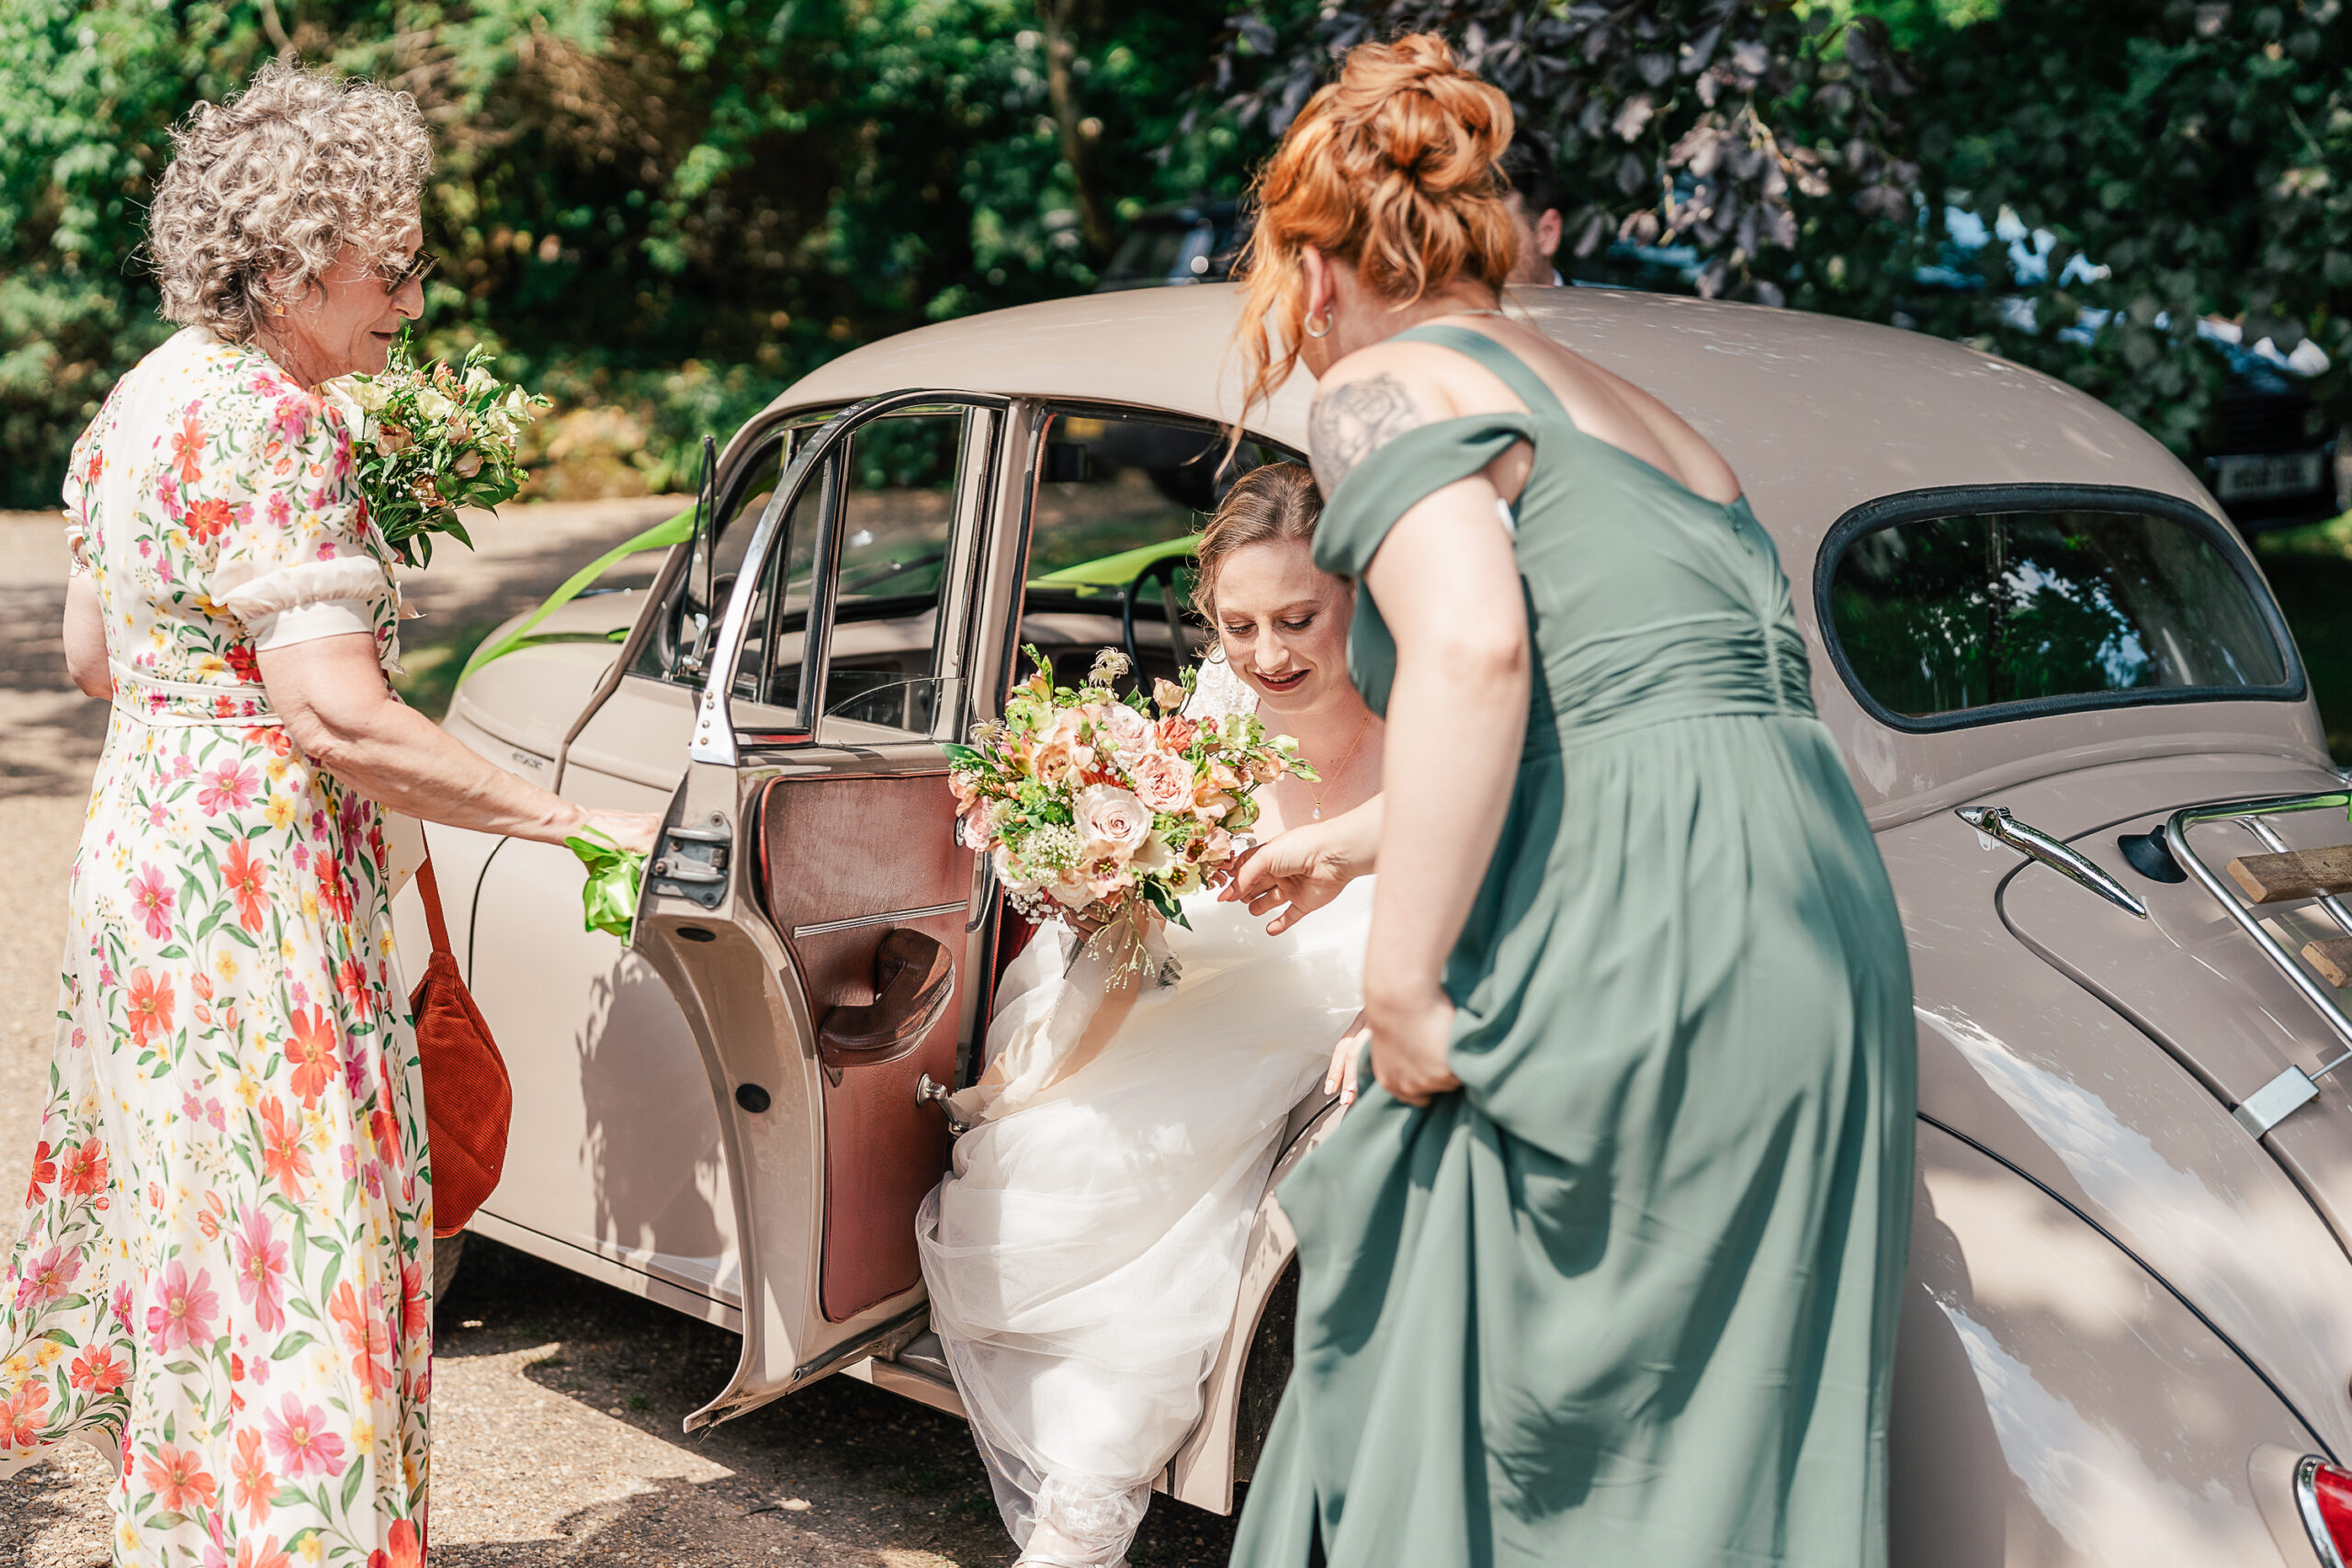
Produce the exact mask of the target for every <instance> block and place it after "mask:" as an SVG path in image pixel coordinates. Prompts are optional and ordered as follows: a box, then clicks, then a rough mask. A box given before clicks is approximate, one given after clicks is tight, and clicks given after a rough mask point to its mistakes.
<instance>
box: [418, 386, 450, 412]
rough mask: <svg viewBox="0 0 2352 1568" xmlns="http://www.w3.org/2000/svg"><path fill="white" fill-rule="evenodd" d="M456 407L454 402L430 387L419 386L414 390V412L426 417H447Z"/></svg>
mask: <svg viewBox="0 0 2352 1568" xmlns="http://www.w3.org/2000/svg"><path fill="white" fill-rule="evenodd" d="M457 407H458V405H457V404H456V403H453V402H451V401H450V400H448V399H447V398H446V397H444V396H442V394H441V393H439V392H438V391H435V389H433V388H431V387H419V388H418V389H417V390H416V412H419V413H421V414H423V415H424V417H425V418H427V419H430V420H444V419H447V418H448V417H449V415H450V414H452V413H453V412H456V411H457Z"/></svg>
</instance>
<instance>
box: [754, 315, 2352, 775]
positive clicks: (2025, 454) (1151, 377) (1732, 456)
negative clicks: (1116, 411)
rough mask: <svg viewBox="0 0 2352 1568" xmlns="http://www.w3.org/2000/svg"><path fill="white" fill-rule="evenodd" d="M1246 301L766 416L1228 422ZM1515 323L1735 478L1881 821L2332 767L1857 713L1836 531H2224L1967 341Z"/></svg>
mask: <svg viewBox="0 0 2352 1568" xmlns="http://www.w3.org/2000/svg"><path fill="white" fill-rule="evenodd" d="M1240 298H1241V289H1240V288H1239V286H1238V285H1232V284H1202V285H1196V286H1193V287H1187V288H1154V289H1139V290H1133V291H1126V292H1120V293H1111V294H1096V295H1086V296H1081V297H1079V298H1075V299H1057V300H1052V301H1048V302H1046V303H1042V304H1036V305H1025V306H1019V307H1015V308H1013V309H1010V310H994V311H990V312H989V313H987V314H985V315H978V316H970V317H966V318H963V319H961V320H958V321H943V322H939V323H936V324H934V325H931V326H926V327H921V328H918V329H916V330H914V331H912V332H908V333H899V335H897V336H895V337H890V338H886V339H883V340H882V341H880V342H878V343H874V344H867V345H866V346H865V347H863V348H859V349H855V350H854V351H852V352H851V353H848V354H845V355H842V356H841V357H840V358H838V359H835V360H832V361H831V362H830V363H828V364H826V365H824V366H821V367H819V368H818V369H816V370H814V371H812V372H811V373H809V375H808V376H806V377H803V378H801V379H800V380H798V381H797V382H795V383H794V384H793V385H792V386H791V387H790V388H788V389H786V391H785V392H784V394H783V395H782V396H781V397H779V398H777V399H776V400H775V403H773V404H771V405H770V407H771V410H772V411H786V410H795V409H802V408H814V407H820V406H831V405H838V404H841V403H845V402H849V401H853V400H858V399H862V398H866V397H872V396H876V395H879V394H881V393H885V392H894V391H901V390H908V389H936V390H939V391H942V392H949V391H966V392H979V393H993V394H999V395H1004V396H1012V397H1034V398H1048V399H1056V400H1071V401H1080V402H1088V403H1113V404H1133V405H1137V406H1140V407H1143V408H1149V409H1159V410H1164V411H1168V412H1175V413H1180V414H1187V415H1192V416H1194V417H1197V418H1200V419H1204V420H1213V421H1220V422H1222V421H1227V420H1230V419H1231V418H1232V417H1233V416H1234V414H1235V412H1236V411H1237V410H1238V406H1239V402H1240V386H1241V376H1240V355H1238V353H1237V352H1235V351H1233V349H1232V348H1231V346H1230V344H1231V340H1232V336H1233V328H1234V322H1235V320H1236V317H1237V311H1238V305H1239V300H1240ZM1506 304H1507V306H1508V308H1509V310H1510V311H1511V312H1512V313H1513V314H1515V315H1519V316H1521V317H1523V318H1524V319H1526V320H1528V321H1531V322H1532V323H1533V324H1534V325H1535V326H1536V327H1537V328H1538V329H1540V330H1541V331H1542V332H1544V333H1545V334H1546V335H1547V336H1549V337H1550V338H1552V339H1553V341H1555V342H1556V343H1559V344H1563V345H1565V346H1566V347H1568V348H1571V349H1573V350H1575V351H1576V352H1577V353H1579V354H1582V355H1586V356H1587V357H1589V358H1590V359H1591V360H1592V361H1594V362H1595V363H1596V364H1599V365H1600V366H1602V367H1606V368H1608V369H1610V370H1613V371H1615V372H1616V373H1617V374H1619V375H1621V376H1623V377H1624V378H1626V379H1627V380H1629V381H1632V382H1633V383H1634V384H1635V385H1636V386H1639V387H1642V388H1644V389H1646V390H1648V391H1649V392H1651V393H1653V394H1654V395H1656V396H1657V398H1658V399H1659V400H1661V401H1663V402H1664V403H1665V404H1666V405H1667V406H1668V407H1669V408H1671V409H1673V410H1674V411H1675V412H1678V413H1679V414H1680V415H1681V416H1682V417H1683V418H1685V419H1687V420H1688V421H1690V422H1691V424H1692V426H1694V427H1695V428H1696V429H1697V430H1698V431H1699V432H1700V434H1702V435H1704V436H1705V437H1706V438H1707V439H1708V440H1709V441H1710V442H1712V443H1713V445H1714V446H1715V447H1716V449H1717V450H1718V451H1720V452H1721V453H1722V454H1723V455H1724V457H1725V458H1726V459H1727V460H1728V461H1729V462H1730V463H1731V465H1732V467H1733V468H1734V469H1735V470H1736V472H1737V473H1738V475H1739V478H1740V481H1741V484H1742V485H1743V487H1744V488H1745V490H1746V491H1747V496H1748V499H1749V502H1750V503H1751V504H1752V506H1753V507H1754V510H1755V513H1756V515H1757V518H1758V521H1759V522H1761V523H1762V524H1763V525H1764V527H1765V528H1766V529H1767V530H1768V531H1769V532H1770V534H1771V536H1772V539H1773V543H1774V545H1775V546H1776V547H1777V548H1778V549H1779V552H1780V556H1781V563H1782V566H1783V567H1784V569H1785V570H1787V572H1788V575H1789V577H1790V578H1791V580H1792V583H1793V585H1794V587H1795V594H1794V598H1795V603H1796V610H1797V615H1798V618H1799V620H1800V622H1801V623H1802V624H1803V626H1804V631H1805V634H1806V637H1807V641H1808V642H1809V643H1810V644H1811V645H1812V646H1813V647H1814V649H1815V650H1816V652H1815V659H1814V672H1813V684H1814V690H1815V695H1816V698H1817V700H1818V702H1819V704H1820V706H1821V710H1822V717H1823V718H1824V720H1825V721H1826V722H1827V723H1828V724H1829V725H1830V727H1831V728H1832V729H1833V730H1834V731H1835V732H1836V733H1837V735H1838V739H1839V741H1840V744H1841V745H1842V746H1843V747H1844V748H1845V750H1846V751H1847V754H1848V759H1849V763H1850V764H1852V765H1853V767H1854V769H1855V772H1856V775H1857V777H1856V782H1857V784H1859V785H1860V787H1861V791H1862V795H1863V798H1864V800H1865V802H1866V803H1867V804H1869V805H1871V807H1872V812H1871V815H1872V818H1873V819H1874V820H1879V821H1882V822H1883V821H1886V820H1890V819H1894V818H1899V817H1907V816H1910V815H1913V814H1916V813H1917V812H1921V811H1925V810H1928V809H1933V808H1934V807H1935V806H1936V805H1937V804H1938V803H1939V802H1940V801H1941V800H1942V797H1943V796H1944V795H1951V794H1954V793H1955V792H1956V791H1962V790H1964V789H1965V788H1967V787H1970V786H1973V785H1976V784H1993V783H1996V782H1998V781H1999V780H2001V779H2005V778H2012V777H2031V776H2040V773H2046V772H2049V771H2052V770H2053V769H2054V768H2055V767H2057V766H2058V765H2060V764H2059V763H2058V762H2057V761H2048V762H2044V761H2041V759H2045V758H2048V759H2056V758H2057V757H2059V755H2060V754H2061V753H2067V754H2069V755H2073V756H2074V757H2075V761H2076V764H2077V765H2079V764H2081V763H2083V762H2086V761H2088V757H2087V754H2085V753H2082V751H2081V747H2080V744H2079V742H2081V741H2082V740H2083V739H2084V738H2086V737H2089V736H2091V735H2093V734H2094V732H2095V733H2096V735H2097V737H2098V743H2097V747H2096V750H2098V751H2099V752H2100V754H2101V755H2107V756H2117V755H2126V754H2131V752H2132V751H2134V750H2137V749H2138V748H2140V747H2142V746H2144V745H2145V744H2147V743H2149V742H2151V741H2154V740H2156V739H2162V740H2163V741H2164V742H2165V744H2166V745H2167V746H2168V747H2171V748H2177V747H2179V746H2180V745H2182V744H2184V743H2186V742H2187V741H2188V731H2190V730H2194V729H2198V728H2199V727H2200V726H2201V727H2202V729H2203V732H2204V733H2205V734H2207V735H2208V736H2209V737H2210V739H2211V744H2212V745H2214V746H2216V747H2239V746H2244V745H2255V746H2259V747H2261V748H2262V749H2264V750H2271V751H2274V752H2275V751H2276V750H2279V749H2280V748H2282V747H2283V748H2285V749H2287V750H2294V751H2309V750H2316V749H2318V748H2319V747H2320V745H2321V742H2320V740H2319V739H2318V737H2319V731H2318V729H2317V725H2316V718H2315V716H2314V714H2313V713H2312V710H2311V708H2310V705H2309V703H2308V702H2305V703H2302V704H2291V703H2290V704H2280V703H2276V702H2272V703H2267V704H2263V703H2254V702H2224V703H2200V704H2190V705H2173V706H2169V707H2159V706H2150V707H2139V708H2122V709H2111V710H2101V711H2097V712H2087V713H2080V714H2073V715H2046V716H2033V717H2027V718H2017V719H2009V720H2004V721H2003V722H2000V723H1996V724H1987V725H1985V726H1984V727H1981V728H1968V729H1962V730H1955V731H1951V732H1949V733H1944V734H1939V735H1912V734H1900V733H1897V732H1895V731H1893V730H1891V729H1889V728H1886V727H1884V726H1882V725H1880V724H1879V723H1877V722H1876V721H1875V720H1874V719H1872V718H1871V717H1870V716H1868V715H1867V714H1866V713H1865V712H1864V711H1863V710H1862V708H1861V707H1860V705H1859V704H1858V703H1857V702H1856V701H1855V700H1854V698H1853V696H1852V694H1850V693H1849V692H1847V691H1846V690H1845V689H1844V686H1843V684H1842V682H1840V681H1839V679H1838V675H1837V674H1836V672H1835V671H1832V670H1831V669H1830V668H1829V667H1828V666H1829V660H1827V659H1826V658H1825V657H1823V656H1822V654H1821V653H1820V652H1819V651H1818V650H1819V649H1821V647H1822V643H1821V632H1820V628H1819V626H1817V624H1816V622H1815V604H1814V594H1813V592H1811V586H1810V585H1811V582H1812V576H1813V571H1814V566H1815V554H1816V552H1817V550H1818V549H1819V547H1820V545H1821V542H1822V539H1823V537H1824V536H1826V534H1827V533H1828V532H1829V530H1830V529H1831V528H1832V527H1833V526H1835V525H1836V524H1837V523H1838V520H1839V519H1840V518H1841V517H1843V516H1844V515H1845V514H1846V513H1849V512H1850V511H1851V510H1853V509H1854V508H1855V507H1858V506H1860V505H1862V504H1863V503H1865V502H1871V501H1876V500H1880V499H1882V498H1884V497H1886V496H1890V495H1895V494H1900V493H1902V492H1905V491H1917V490H1925V489H1931V488H1940V487H1945V486H1971V487H1976V486H1987V485H2026V484H2030V485H2066V486H2073V485H2098V486H2130V487H2135V488H2138V489H2141V490H2145V491H2155V492H2157V493H2159V494H2162V495H2166V496H2172V497H2176V498H2178V499H2179V500H2182V501H2185V502H2188V503H2189V504H2190V505H2193V506H2195V507H2197V508H2199V510H2201V511H2203V512H2205V513H2207V514H2208V515H2211V516H2212V517H2214V518H2216V519H2217V520H2222V521H2223V522H2224V525H2225V526H2226V520H2225V519H2223V517H2222V512H2221V510H2220V508H2219V507H2218V506H2217V505H2216V504H2215V502H2213V500H2212V499H2211V496H2209V495H2208V494H2207V493H2206V492H2205V491H2204V489H2203V487H2202V486H2200V485H2199V484H2198V482H2197V481H2196V479H2195V478H2194V477H2193V476H2192V475H2191V474H2190V473H2189V471H2188V468H2186V467H2184V466H2183V465H2182V463H2181V462H2180V461H2179V459H2177V457H2174V456H2173V455H2172V454H2171V453H2170V452H2169V451H2167V450H2166V449H2165V446H2163V444H2162V443H2160V442H2158V441H2157V440H2155V438H2154V437H2153V436H2151V435H2149V434H2147V433H2146V432H2145V431H2143V430H2142V429H2141V428H2140V427H2139V426H2138V425H2136V424H2134V423H2132V422H2131V421H2130V420H2129V419H2126V418H2125V417H2124V416H2123V415H2121V414H2120V413H2117V412H2115V411H2114V410H2112V409H2110V408H2109V407H2107V406H2106V405H2105V404H2104V403H2101V402H2100V401H2098V400H2097V399H2096V398H2093V397H2090V396H2089V395H2087V394H2086V393H2084V392H2082V391H2079V390H2077V389H2075V388H2073V387H2069V386H2067V385H2065V384H2064V382H2061V381H2058V380H2055V379H2053V378H2050V377H2048V376H2044V375H2042V374H2041V373H2040V372H2038V371H2033V370H2029V369H2027V368H2026V367H2023V366H2019V365H2015V364H2012V363H2010V362H2009V361H2007V360H2004V359H2000V358H1996V356H1994V355H1989V354H1985V353H1982V352H1979V351H1978V350H1976V349H1973V348H1971V347H1969V346H1967V345H1966V344H1958V343H1952V342H1949V341H1947V340H1944V339H1941V338H1936V337H1932V336H1929V335H1928V334H1926V333H1913V332H1905V331H1903V330H1901V329H1899V328H1894V327H1887V326H1879V325H1874V324H1872V323H1870V322H1865V321H1845V320H1841V319H1838V318H1836V317H1830V316H1819V315H1812V314H1808V313H1806V312H1804V311H1799V310H1776V309H1772V308H1770V307H1766V306H1759V305H1744V304H1735V303H1730V302H1726V301H1720V300H1703V299H1690V298H1687V297H1683V296H1678V295H1665V294H1653V293H1647V292H1643V291H1639V290H1634V289H1621V288H1518V289H1512V290H1510V291H1509V292H1508V294H1507V295H1506ZM1313 392H1314V383H1313V380H1312V378H1310V377H1308V376H1306V374H1304V373H1301V374H1299V375H1295V376H1293V377H1292V378H1290V380H1289V382H1288V383H1287V384H1286V385H1284V386H1283V387H1282V388H1281V389H1278V390H1277V391H1276V392H1275V394H1274V395H1273V397H1272V399H1271V400H1269V402H1268V403H1267V404H1266V405H1265V406H1263V407H1261V409H1259V410H1258V411H1257V412H1255V413H1254V414H1253V415H1252V417H1251V419H1250V428H1251V429H1252V430H1253V431H1255V432H1257V433H1258V434H1261V435H1264V436H1266V437H1269V438H1271V439H1272V440H1273V441H1275V442H1277V443H1280V444H1282V445H1283V446H1289V447H1292V448H1295V449H1297V450H1302V451H1303V450H1305V448H1306V418H1307V411H1308V405H1309V402H1310V400H1311V399H1312V397H1313ZM2191 710H2202V711H2201V712H2192V711H2191ZM2224 710H2226V711H2224ZM2069 748H2073V749H2074V750H2073V751H2072V752H2069V751H2068V749H2069ZM2319 754H2320V755H2323V756H2324V750H2321V751H2320V752H2319ZM2037 770H2038V771H2037ZM1890 813H1892V814H1894V817H1890V816H1889V814H1890Z"/></svg>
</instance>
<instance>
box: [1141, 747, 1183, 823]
mask: <svg viewBox="0 0 2352 1568" xmlns="http://www.w3.org/2000/svg"><path fill="white" fill-rule="evenodd" d="M1130 772H1131V773H1133V775H1134V778H1135V786H1136V795H1137V797H1138V798H1140V799H1141V800H1142V801H1143V803H1144V805H1146V806H1147V807H1150V808H1151V809H1152V810H1153V811H1155V812H1159V811H1182V810H1183V809H1184V807H1187V806H1189V805H1191V804H1192V800H1193V764H1192V763H1190V762H1188V761H1184V759H1183V758H1182V757H1179V756H1177V755H1176V754H1175V753H1174V752H1172V751H1146V752H1145V753H1144V754H1143V755H1142V756H1140V757H1138V758H1136V760H1135V761H1134V763H1133V765H1132V767H1131V769H1130Z"/></svg>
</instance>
